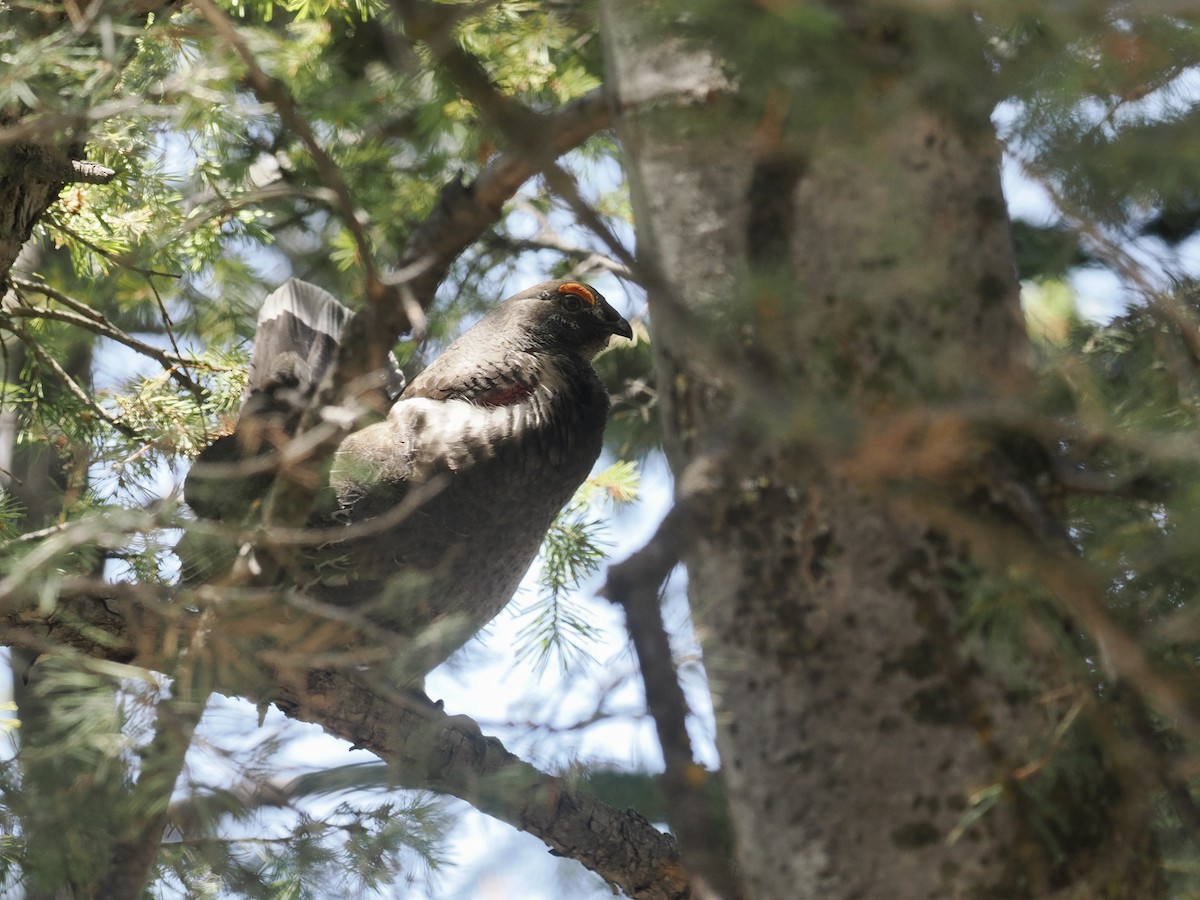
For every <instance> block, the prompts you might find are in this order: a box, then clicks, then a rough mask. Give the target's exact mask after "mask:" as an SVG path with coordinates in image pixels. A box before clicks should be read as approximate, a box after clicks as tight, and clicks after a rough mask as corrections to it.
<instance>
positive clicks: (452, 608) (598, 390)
mask: <svg viewBox="0 0 1200 900" xmlns="http://www.w3.org/2000/svg"><path fill="white" fill-rule="evenodd" d="M289 285H292V286H293V287H291V288H288V289H287V291H286V296H285V297H284V298H283V301H285V302H284V303H283V306H285V307H287V306H288V305H290V304H295V305H296V308H295V309H293V310H287V309H285V310H284V311H283V312H282V313H280V314H275V315H273V316H267V317H265V318H262V319H260V326H259V332H258V334H257V336H256V341H255V350H254V361H253V370H252V372H253V378H252V382H251V390H250V391H249V395H248V396H247V398H246V401H245V403H244V408H243V413H242V416H241V417H240V419H239V424H238V429H237V432H238V433H240V432H242V431H243V430H246V431H248V432H254V433H256V434H259V435H261V434H265V433H269V434H271V435H273V436H272V437H269V438H267V439H266V441H265V442H264V441H263V439H262V438H260V437H256V438H255V441H256V442H258V443H266V444H268V445H269V444H270V443H271V442H275V443H278V441H279V438H280V435H281V434H286V433H287V432H288V429H290V428H294V425H295V415H294V410H295V409H296V408H297V405H298V404H299V405H301V406H302V404H303V402H306V401H307V398H308V397H309V396H311V388H312V385H314V384H315V382H316V381H319V379H320V377H321V375H322V372H323V369H324V367H325V366H326V365H327V363H328V360H329V359H330V354H331V353H332V348H333V347H335V346H336V339H337V334H336V333H330V332H340V326H341V322H342V320H343V319H344V310H343V308H342V307H341V306H340V304H337V301H335V300H333V298H332V297H329V295H327V294H324V292H321V291H319V289H317V290H316V291H313V290H310V287H311V286H308V285H300V284H298V283H296V282H289ZM286 287H287V286H285V288H286ZM283 290H284V289H281V291H283ZM278 294H279V292H277V295H278ZM273 297H274V298H275V299H276V300H278V299H279V298H278V297H277V296H275V295H273ZM329 304H334V305H335V306H336V308H337V310H342V311H334V312H331V311H330V308H329ZM277 305H278V304H277ZM265 315H266V314H264V316H265ZM335 322H336V324H330V323H335ZM298 323H299V324H298ZM303 323H307V324H303ZM314 323H316V324H314ZM613 334H620V335H624V336H625V337H630V336H631V330H630V327H629V324H628V323H627V322H626V321H625V320H624V319H622V318H621V317H620V315H618V314H617V312H616V311H615V310H613V308H612V307H611V306H610V305H609V304H608V303H607V301H605V300H604V298H603V297H602V296H601V295H600V294H599V292H597V291H596V290H594V289H593V288H591V287H588V286H587V285H582V284H580V283H578V282H561V281H551V282H545V283H543V284H539V285H536V286H534V287H532V288H529V289H528V290H526V291H522V292H521V293H519V294H517V295H515V296H513V297H511V298H509V299H508V300H506V301H504V302H503V303H502V304H500V305H499V306H497V307H495V308H494V309H493V310H491V311H490V312H489V313H488V314H487V315H486V316H484V317H483V318H482V319H481V320H480V321H479V322H478V323H477V324H476V325H475V326H474V327H472V328H471V329H470V330H469V331H467V332H466V333H465V334H463V335H462V336H461V337H459V338H458V339H457V340H456V341H454V343H452V344H451V345H450V346H449V347H448V348H447V349H446V350H445V352H444V353H443V354H442V355H441V356H440V357H439V358H438V359H437V360H436V361H435V362H434V363H433V364H431V365H430V366H429V367H428V368H426V369H425V370H424V371H423V372H421V373H420V374H419V375H418V376H417V377H416V378H415V379H414V380H413V381H412V382H411V383H410V384H409V385H408V386H407V387H406V388H405V389H404V390H403V393H401V394H400V396H399V398H398V399H397V400H396V401H395V402H394V403H393V404H392V406H391V408H390V410H389V412H388V415H387V417H386V419H385V420H384V421H382V422H377V423H375V424H371V425H368V426H366V427H364V428H362V429H360V430H359V431H356V432H354V433H352V434H351V435H349V436H348V437H347V438H345V440H344V441H343V442H342V444H341V446H340V447H339V448H338V450H337V453H336V455H335V457H334V461H333V469H332V472H331V475H330V487H331V491H330V492H329V498H328V500H327V502H326V503H324V505H323V506H322V508H320V509H319V510H318V511H317V512H316V513H315V514H314V518H313V522H312V524H314V525H318V526H323V527H328V526H329V525H331V524H337V525H345V526H346V527H347V531H346V535H347V536H346V538H345V539H341V540H338V541H335V542H332V543H330V544H328V545H325V546H323V547H320V548H318V549H317V550H316V551H314V552H311V553H305V554H301V555H300V557H299V558H298V560H297V561H296V564H295V568H294V569H292V570H291V571H290V572H289V573H288V575H289V577H290V578H291V579H292V580H294V581H296V582H298V583H301V584H303V585H305V586H306V588H307V590H308V591H309V592H310V593H312V594H314V595H316V596H317V597H318V598H320V599H321V600H323V601H326V602H330V603H335V604H338V605H343V606H350V607H352V608H354V609H355V610H356V611H358V612H361V613H362V614H363V615H364V616H365V617H366V618H367V619H368V620H370V621H371V622H372V623H374V624H376V625H382V626H384V627H386V628H388V629H391V630H394V631H398V632H402V633H404V634H407V635H410V636H412V635H417V634H418V633H419V632H421V631H422V630H423V629H425V628H426V627H427V626H429V625H430V624H434V623H438V624H443V625H444V626H445V627H443V628H442V629H441V631H440V632H439V637H438V640H436V641H433V642H425V643H423V644H422V645H421V646H422V648H423V649H421V650H420V651H419V654H420V659H418V660H414V661H410V663H409V664H410V665H411V666H413V668H414V671H420V672H424V671H428V670H429V669H430V668H432V667H433V666H435V665H437V664H438V663H439V662H441V661H442V660H443V659H444V658H445V657H446V656H448V655H449V654H450V653H451V652H453V650H454V649H456V648H457V647H458V646H460V645H461V644H462V643H464V642H465V641H466V640H467V639H469V638H470V636H472V635H473V634H475V633H476V632H477V631H478V630H479V629H480V628H482V627H483V626H484V625H485V624H487V622H488V621H490V620H491V619H492V618H493V617H494V616H495V615H496V613H498V612H499V611H500V609H501V608H503V606H504V605H505V604H506V603H507V602H508V600H509V599H510V598H511V596H512V594H513V592H514V591H515V590H516V587H517V584H518V582H519V581H520V579H521V576H522V575H523V574H524V572H525V571H526V570H527V569H528V567H529V565H530V563H531V562H532V561H533V558H534V556H535V555H536V553H537V550H538V547H539V546H540V544H541V541H542V538H543V537H544V535H545V533H546V530H547V528H548V527H549V525H550V524H551V522H552V521H553V519H554V516H555V515H556V514H557V513H558V511H559V510H560V509H561V508H562V506H563V504H564V503H565V502H566V501H567V500H568V499H570V497H571V495H572V494H573V493H574V491H575V489H576V488H577V487H578V486H579V485H580V483H582V481H583V479H584V478H585V477H586V476H587V474H588V472H589V470H590V469H591V467H592V465H593V463H594V462H595V460H596V457H597V456H598V455H599V452H600V446H601V440H602V437H603V433H604V425H605V421H606V419H607V414H608V395H607V393H606V392H605V389H604V386H603V384H602V383H601V381H600V379H599V377H598V376H597V375H596V372H595V370H594V369H593V368H592V365H591V360H592V358H593V357H594V356H595V355H596V353H598V352H599V351H600V350H601V349H602V348H603V347H604V346H605V345H607V343H608V341H609V338H610V337H611V336H612V335H613ZM314 360H315V362H314ZM387 382H388V383H389V384H392V385H394V384H395V383H396V379H395V376H394V374H393V375H392V376H390V377H389V378H388V379H387ZM263 421H267V422H269V423H270V424H269V426H268V427H266V428H264V427H263V425H262V422H263ZM239 440H240V439H239V438H238V435H237V433H235V435H233V436H231V437H229V438H226V439H225V441H226V442H232V443H233V444H234V445H235V446H240V445H238V443H237V442H238V441H239ZM218 444H220V442H218ZM218 444H215V445H214V447H216V446H218ZM224 452H225V454H226V456H225V457H224V458H228V454H229V452H230V451H228V450H226V451H224ZM201 461H205V457H204V456H202V458H201ZM191 481H192V479H191V478H189V485H188V492H187V497H188V499H189V502H193V500H195V501H196V502H193V506H194V507H195V508H196V509H197V512H198V513H200V514H202V515H208V514H209V513H210V512H213V511H215V512H218V513H220V510H219V509H216V507H215V506H214V504H212V503H211V502H209V500H208V498H207V496H206V495H207V494H208V493H209V492H208V491H207V490H204V489H203V487H202V485H203V482H201V481H200V480H197V484H196V486H193V485H192V484H191ZM216 506H219V504H218V505H216Z"/></svg>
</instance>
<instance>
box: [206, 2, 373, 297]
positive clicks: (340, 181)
mask: <svg viewBox="0 0 1200 900" xmlns="http://www.w3.org/2000/svg"><path fill="white" fill-rule="evenodd" d="M192 6H194V7H196V9H198V10H199V11H200V14H201V15H202V16H204V18H205V19H206V20H207V21H208V23H209V24H210V25H211V26H212V27H213V28H214V29H215V30H216V32H217V34H219V35H220V36H221V39H222V40H224V41H225V42H226V43H227V44H228V45H229V46H230V47H232V48H233V50H234V52H236V53H237V55H238V56H239V57H241V59H242V62H243V63H244V64H245V66H246V78H247V80H248V81H249V82H250V86H251V88H252V89H253V90H254V93H255V94H256V95H257V96H258V98H259V99H260V100H262V101H263V102H265V103H270V104H271V105H272V106H274V107H275V109H276V110H277V111H278V112H279V117H280V119H282V120H283V123H284V124H285V125H286V126H287V127H288V128H289V129H291V130H292V131H293V132H294V133H295V134H296V136H297V137H299V138H300V140H301V142H302V143H303V144H304V147H305V149H306V150H307V151H308V154H309V156H311V157H312V160H313V162H314V163H315V164H316V167H317V173H318V174H319V175H320V177H321V181H322V182H324V183H325V185H326V186H327V187H329V188H330V189H331V190H332V191H333V192H334V195H335V196H336V198H337V211H338V215H339V216H340V217H341V219H342V221H343V222H344V223H345V224H346V227H347V228H348V229H350V234H351V235H352V236H353V238H354V243H355V246H357V248H358V253H359V256H360V258H361V263H362V267H363V271H364V272H365V273H366V276H367V281H368V284H371V283H374V282H376V281H378V279H379V274H378V267H377V266H376V265H375V258H374V254H373V253H372V251H371V243H370V241H369V240H368V239H367V232H366V229H365V228H364V225H363V219H362V216H363V211H362V209H361V208H360V207H359V206H358V205H357V204H356V203H355V202H354V197H353V195H352V194H351V192H350V186H349V185H348V184H346V179H345V178H343V177H342V171H341V169H340V168H339V167H338V164H337V163H336V162H335V161H334V159H333V157H332V156H330V155H329V153H328V152H326V150H325V148H324V147H323V146H321V142H320V141H318V140H317V136H316V134H315V133H314V132H313V129H312V126H311V125H310V124H309V123H308V120H307V119H306V118H304V116H303V115H301V113H300V110H299V108H298V107H297V106H296V101H295V100H294V99H293V97H292V95H291V93H290V92H289V91H288V89H287V85H285V84H284V83H283V82H282V81H280V80H279V79H278V78H274V77H272V76H270V75H268V74H267V73H266V72H265V71H263V68H262V67H261V66H260V65H259V64H258V60H257V59H256V58H255V56H254V53H253V52H252V51H251V50H250V47H249V46H248V45H247V44H246V42H245V41H244V40H242V36H241V35H240V34H238V31H237V28H236V27H235V26H234V24H233V20H231V19H230V18H229V16H227V15H225V13H224V12H222V11H221V9H220V8H219V7H217V5H216V4H215V3H213V2H212V0H192Z"/></svg>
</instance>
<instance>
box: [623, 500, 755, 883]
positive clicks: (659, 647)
mask: <svg viewBox="0 0 1200 900" xmlns="http://www.w3.org/2000/svg"><path fill="white" fill-rule="evenodd" d="M687 516H688V513H687V511H686V509H685V507H684V506H681V505H679V504H677V505H676V506H674V507H672V509H671V511H670V512H669V513H668V514H667V517H666V519H665V520H664V521H663V523H662V525H660V526H659V529H658V531H657V533H656V534H655V535H654V537H653V538H652V539H651V540H650V541H649V543H647V544H646V546H644V547H643V548H642V549H641V550H639V551H638V552H637V553H634V554H633V555H632V556H631V557H629V559H627V560H625V562H623V563H621V564H619V565H616V566H612V567H611V568H610V569H609V570H608V579H607V581H606V583H605V585H604V589H603V590H602V591H601V593H602V594H604V595H605V596H607V597H608V598H609V599H610V600H611V601H612V602H613V603H616V604H618V605H619V606H621V608H622V609H624V610H625V622H626V626H627V627H628V629H629V636H630V637H631V638H632V639H633V646H634V648H635V649H636V650H637V655H638V663H639V665H640V666H641V669H642V681H643V682H644V684H645V686H646V706H647V707H649V709H650V714H651V715H652V716H653V717H654V724H655V727H656V729H657V732H658V741H659V744H660V745H661V747H662V753H663V761H664V762H665V763H666V771H665V772H664V773H663V778H662V787H663V793H664V794H665V795H666V798H667V803H668V807H669V809H670V810H671V824H672V826H673V827H674V829H675V831H676V833H677V834H678V835H679V840H680V844H681V845H682V848H683V856H684V861H685V863H686V864H687V867H688V869H689V871H690V872H691V873H692V874H693V876H694V877H695V879H696V882H697V885H696V886H697V889H698V893H700V894H701V896H711V895H714V894H715V896H720V897H736V896H738V895H739V889H738V880H737V877H736V875H735V874H734V872H733V870H732V869H731V868H730V860H731V856H732V852H731V848H730V847H727V846H722V841H721V837H720V836H721V835H722V834H723V833H724V832H725V829H724V828H722V827H720V826H719V824H718V823H717V822H716V820H715V819H714V816H713V813H712V809H711V808H710V805H709V800H708V797H707V794H706V791H705V784H706V782H707V780H708V778H709V773H708V772H707V771H706V770H705V769H704V768H703V767H702V766H700V765H698V764H697V763H696V761H695V754H694V753H693V750H692V742H691V739H690V738H689V737H688V731H687V716H688V705H687V698H686V697H684V695H683V689H682V687H680V684H679V673H678V672H677V671H676V670H675V663H674V660H673V658H672V654H671V642H670V640H669V639H668V637H667V630H666V627H665V625H664V624H663V618H662V609H661V606H660V596H659V588H660V586H661V585H662V584H663V582H664V581H666V578H667V576H668V575H669V574H670V572H671V570H672V569H673V568H674V567H675V566H676V565H677V564H678V562H679V560H680V554H681V553H682V551H683V547H684V545H685V543H686V541H687V539H688V538H687V535H688V528H687Z"/></svg>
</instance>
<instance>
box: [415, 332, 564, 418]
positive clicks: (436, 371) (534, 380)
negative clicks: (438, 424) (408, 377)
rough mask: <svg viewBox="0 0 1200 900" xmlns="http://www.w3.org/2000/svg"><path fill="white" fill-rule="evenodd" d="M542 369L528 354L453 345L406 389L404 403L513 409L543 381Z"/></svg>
mask: <svg viewBox="0 0 1200 900" xmlns="http://www.w3.org/2000/svg"><path fill="white" fill-rule="evenodd" d="M541 369H542V367H541V366H540V365H539V364H538V362H537V360H536V359H535V358H534V357H533V356H532V355H531V354H529V353H526V352H519V351H513V352H511V353H507V354H503V355H497V354H495V353H491V354H488V355H486V356H485V355H483V354H474V353H472V352H471V346H470V345H468V346H465V347H463V346H452V347H450V348H449V349H448V350H447V351H446V352H445V353H443V354H442V355H441V356H440V357H438V358H437V360H435V361H434V362H433V364H432V365H430V366H429V367H428V368H427V369H425V370H424V371H423V372H421V374H420V375H418V376H417V377H416V378H414V379H413V381H412V383H411V384H410V385H409V386H408V388H406V389H405V391H404V394H403V399H404V400H409V399H418V398H425V399H428V400H466V401H468V402H470V403H473V404H475V405H477V406H512V405H514V404H517V403H520V402H522V401H523V400H525V399H526V398H527V397H529V396H530V395H531V394H532V393H533V392H534V390H535V389H536V388H537V386H538V384H539V383H541V380H542V372H541Z"/></svg>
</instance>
